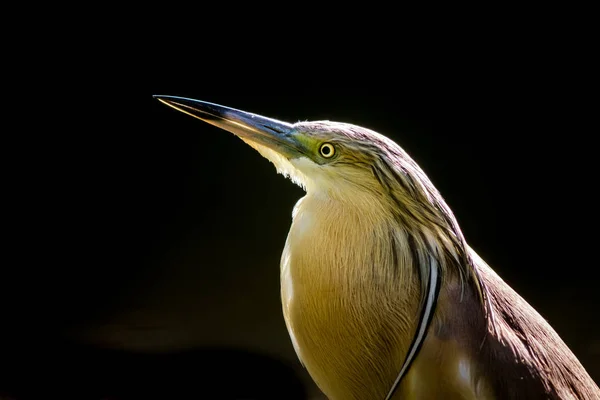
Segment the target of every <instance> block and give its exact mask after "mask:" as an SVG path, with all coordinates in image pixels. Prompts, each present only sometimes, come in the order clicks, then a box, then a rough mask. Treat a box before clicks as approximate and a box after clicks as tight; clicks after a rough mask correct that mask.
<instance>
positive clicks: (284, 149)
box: [154, 95, 300, 159]
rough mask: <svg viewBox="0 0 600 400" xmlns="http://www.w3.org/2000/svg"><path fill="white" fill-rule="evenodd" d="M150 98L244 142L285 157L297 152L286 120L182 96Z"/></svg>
mask: <svg viewBox="0 0 600 400" xmlns="http://www.w3.org/2000/svg"><path fill="white" fill-rule="evenodd" d="M154 98H155V99H158V101H160V102H162V103H164V104H166V105H168V106H169V107H173V108H174V109H176V110H179V111H181V112H183V113H186V114H188V115H191V116H192V117H196V118H198V119H200V120H202V121H204V122H208V123H209V124H211V125H214V126H216V127H219V128H221V129H225V130H226V131H229V132H231V133H233V134H234V135H236V136H238V137H240V138H241V139H242V140H243V141H245V142H248V141H249V142H252V143H256V144H259V145H262V146H266V147H268V148H270V149H272V150H275V151H276V152H277V153H279V154H281V155H283V156H285V157H287V158H288V159H289V158H295V157H298V156H299V155H300V146H299V143H298V142H297V141H296V139H295V138H294V136H293V125H292V124H289V123H287V122H282V121H278V120H276V119H272V118H267V117H263V116H260V115H256V114H252V113H249V112H246V111H241V110H236V109H235V108H230V107H225V106H221V105H218V104H214V103H208V102H206V101H200V100H194V99H187V98H184V97H175V96H161V95H154Z"/></svg>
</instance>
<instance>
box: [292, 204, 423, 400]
mask: <svg viewBox="0 0 600 400" xmlns="http://www.w3.org/2000/svg"><path fill="white" fill-rule="evenodd" d="M359 209H362V210H365V209H368V210H370V212H367V213H365V212H364V211H361V212H359ZM389 236H390V232H389V229H388V226H387V220H386V215H385V212H384V209H383V208H382V207H379V208H378V206H377V204H376V203H373V205H372V207H369V208H364V207H362V205H361V206H359V207H353V206H352V205H351V204H347V203H340V202H338V201H336V200H331V199H328V198H327V197H326V196H322V197H319V196H306V197H304V198H303V199H301V200H300V202H299V203H298V204H297V205H296V208H295V210H294V218H293V223H292V227H291V229H290V232H289V235H288V239H287V242H286V245H285V249H284V252H283V255H282V260H281V292H282V293H281V294H282V303H283V304H282V305H283V313H284V317H285V320H286V325H287V328H288V331H289V333H290V337H291V339H292V343H293V344H294V347H295V349H296V352H297V353H298V357H299V358H300V360H301V361H302V362H303V364H304V365H305V367H306V368H307V370H308V372H309V373H310V374H311V376H312V377H313V379H314V380H315V382H316V383H317V384H318V385H319V387H320V388H321V389H322V390H323V391H324V392H325V394H327V395H328V396H329V397H330V398H331V399H338V398H341V399H354V398H357V399H358V398H360V399H368V398H384V397H385V394H386V390H388V389H389V387H390V385H391V384H392V382H393V381H394V379H395V377H396V374H397V373H398V370H399V369H400V367H401V365H402V361H403V357H404V355H405V354H406V351H407V349H408V346H409V341H410V338H412V334H413V329H414V319H415V317H416V315H417V308H418V298H419V296H418V293H419V287H418V281H417V279H416V276H415V274H414V271H412V268H409V266H407V265H391V264H392V263H394V261H393V260H394V257H393V256H392V252H393V251H395V249H394V246H393V245H392V244H391V240H390V239H389ZM396 264H397V259H396ZM398 268H405V269H407V271H403V272H402V274H403V275H402V276H403V279H402V281H403V282H402V284H401V283H400V282H399V280H398V279H394V277H393V276H392V275H393V274H398V271H394V270H396V269H398ZM395 278H398V276H396V277H395ZM373 396H376V397H373Z"/></svg>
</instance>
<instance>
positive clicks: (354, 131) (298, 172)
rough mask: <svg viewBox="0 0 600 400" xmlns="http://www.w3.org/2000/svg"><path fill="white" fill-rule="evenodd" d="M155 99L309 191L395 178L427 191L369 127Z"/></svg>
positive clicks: (376, 187) (404, 158)
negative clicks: (223, 133) (234, 139)
mask: <svg viewBox="0 0 600 400" xmlns="http://www.w3.org/2000/svg"><path fill="white" fill-rule="evenodd" d="M155 97H156V98H157V99H158V100H159V101H161V102H163V103H164V104H166V105H168V106H170V107H173V108H175V109H177V110H179V111H182V112H184V113H186V114H189V115H191V116H193V117H196V118H198V119H200V120H203V121H205V122H207V123H209V124H212V125H215V126H217V127H219V128H222V129H225V130H227V131H229V132H232V133H233V134H235V135H236V136H238V137H239V138H240V139H242V140H243V141H244V142H245V143H247V144H248V145H249V146H251V147H252V148H254V149H255V150H257V151H258V152H259V153H260V154H261V155H262V156H263V157H265V158H267V159H268V160H269V161H271V162H272V163H273V164H274V165H275V167H276V169H277V171H278V172H279V173H281V174H283V175H284V176H286V177H288V178H290V179H291V180H292V181H293V182H294V183H296V184H298V185H299V186H301V187H302V188H304V189H305V190H306V191H307V192H308V193H316V192H322V193H326V194H327V195H329V196H332V197H337V198H339V199H344V198H347V197H348V194H349V193H354V194H356V193H370V194H376V193H377V192H381V191H384V190H386V188H385V186H386V185H387V184H388V183H392V182H393V183H394V184H395V183H396V181H397V180H398V179H401V180H403V181H405V185H404V187H398V188H394V189H395V190H400V191H406V190H408V191H413V192H415V193H425V192H427V190H425V189H426V188H424V187H417V186H419V183H421V179H412V178H411V176H410V174H411V173H412V174H413V175H416V176H422V178H425V180H426V177H425V175H424V174H423V173H422V172H421V170H420V169H419V167H418V166H417V165H416V164H415V163H414V162H413V160H412V159H411V158H410V157H409V156H408V155H407V154H406V152H404V151H403V150H402V149H401V148H400V146H398V145H397V144H396V143H394V142H393V141H392V140H390V139H388V138H386V137H385V136H383V135H380V134H378V133H377V132H374V131H372V130H369V129H366V128H363V127H359V126H356V125H352V124H347V123H341V122H332V121H312V122H297V123H295V124H290V123H287V122H283V121H279V120H276V119H272V118H267V117H263V116H260V115H256V114H252V113H249V112H245V111H241V110H237V109H234V108H229V107H225V106H221V105H217V104H213V103H208V102H204V101H199V100H193V99H187V98H182V97H175V96H155ZM382 185H383V186H382ZM348 189H352V190H351V191H350V190H348ZM357 189H358V190H357ZM388 189H389V187H388ZM415 193H413V194H415ZM408 194H409V193H405V195H408ZM380 197H381V196H380Z"/></svg>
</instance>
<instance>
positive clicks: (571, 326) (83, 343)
mask: <svg viewBox="0 0 600 400" xmlns="http://www.w3.org/2000/svg"><path fill="white" fill-rule="evenodd" d="M135 44H136V42H135V41H134V42H131V43H129V45H124V46H120V47H119V48H118V49H117V50H115V49H112V48H102V51H101V52H100V50H98V49H97V48H96V50H98V52H100V53H98V52H96V50H95V51H94V52H86V51H84V50H82V49H78V50H77V51H81V52H80V53H76V55H80V56H81V57H74V60H73V61H69V62H68V63H66V64H65V65H62V66H60V67H58V66H53V67H48V68H47V69H46V70H44V71H42V72H40V75H39V76H37V78H36V82H37V86H35V87H33V88H28V90H27V91H24V92H22V93H21V96H23V97H19V98H18V101H16V102H15V103H16V105H17V106H18V107H17V108H19V109H20V111H25V112H23V113H22V114H19V115H18V116H17V118H18V119H19V124H18V125H17V128H16V129H15V130H14V135H13V136H16V137H18V139H20V141H22V142H23V143H21V144H20V145H19V146H14V147H9V146H7V147H6V148H5V151H6V152H7V153H8V154H7V158H8V157H14V162H12V163H11V165H10V166H9V168H8V170H7V171H8V173H7V181H10V183H12V184H14V186H11V189H10V190H8V189H7V191H6V194H5V195H6V197H7V198H9V199H10V200H14V206H13V205H11V207H10V208H8V209H7V217H8V216H10V217H11V218H12V219H16V224H15V226H14V230H13V231H12V233H11V235H10V240H9V241H8V242H7V243H8V244H9V246H8V251H7V254H10V256H8V255H7V259H6V262H5V263H4V267H3V268H2V279H1V284H2V289H1V292H0V296H1V297H2V298H1V300H2V301H1V303H0V304H1V305H0V311H1V313H2V326H1V327H0V393H6V395H7V396H12V397H14V398H40V397H41V396H42V395H44V396H43V397H44V398H46V397H48V396H46V394H57V393H60V394H61V396H62V397H63V398H65V397H73V398H80V399H84V398H90V399H100V398H104V399H108V398H110V399H123V398H138V397H145V398H148V397H152V396H154V395H155V396H156V397H161V396H166V398H181V395H180V394H181V393H184V392H185V393H188V397H189V396H191V397H194V398H256V399H261V398H298V399H302V398H308V396H309V393H312V394H313V396H317V395H316V393H318V392H317V391H316V390H315V388H314V386H313V385H312V383H311V381H310V379H309V378H307V376H306V374H305V372H304V371H303V369H302V368H301V366H300V365H299V363H298V362H297V360H296V357H295V354H294V352H293V349H292V346H291V344H290V341H289V339H288V336H287V332H286V330H285V326H284V323H283V319H282V315H281V311H280V301H279V257H280V254H281V250H282V248H283V244H284V241H285V238H286V234H287V230H288V228H289V225H290V219H291V211H292V208H293V206H294V204H295V202H296V201H297V200H298V199H299V198H300V197H301V196H302V195H303V192H302V190H301V189H300V188H298V187H296V186H294V185H293V184H292V183H291V182H289V181H287V180H286V179H284V178H283V177H282V176H281V175H277V174H276V173H275V169H274V168H273V166H272V165H271V164H270V163H269V162H268V161H267V160H265V159H263V158H261V156H260V155H259V154H258V153H256V152H255V151H253V150H252V149H250V148H248V147H247V146H246V145H245V144H244V143H243V142H242V141H240V140H239V139H237V138H235V137H234V136H233V135H232V134H230V133H227V132H225V131H221V130H219V129H217V128H214V127H211V126H209V125H207V124H204V123H202V122H201V121H198V120H195V119H193V118H191V117H188V116H186V115H184V114H182V113H179V112H177V111H174V110H172V109H170V108H168V107H166V106H164V105H162V104H161V103H159V102H158V101H156V100H154V99H153V98H152V95H153V94H166V95H176V96H184V97H192V98H197V99H201V100H206V101H210V102H215V103H219V104H223V105H227V106H230V107H234V108H239V109H242V110H246V111H250V112H254V113H258V114H262V115H266V116H270V117H274V118H278V119H282V120H286V121H290V122H295V121H298V120H314V119H330V120H338V121H343V122H351V123H355V124H359V125H363V126H365V127H368V128H371V129H374V130H376V131H379V132H381V133H383V134H385V135H387V136H389V137H391V138H392V139H393V140H395V141H397V142H398V143H399V144H400V145H401V146H403V147H404V148H405V149H406V150H407V151H408V153H409V154H411V155H412V156H413V158H414V159H415V160H416V161H417V162H418V163H419V164H420V165H421V167H422V168H423V169H424V170H425V172H426V173H427V174H428V175H429V177H430V178H431V179H432V181H433V183H434V184H435V185H436V186H437V188H438V189H439V190H440V192H441V193H442V195H443V196H444V197H445V199H446V200H447V202H448V203H449V205H450V207H451V208H452V209H453V211H454V212H455V214H456V216H457V219H458V221H459V223H460V225H461V227H462V229H463V231H464V234H465V236H466V238H467V240H468V242H469V243H470V244H471V246H472V247H473V248H474V249H475V250H476V251H478V252H479V254H480V255H481V256H482V257H483V258H484V259H485V260H487V262H488V263H489V264H490V265H491V266H492V267H493V268H495V270H496V271H497V272H498V273H499V274H500V275H501V276H502V277H503V278H504V279H505V280H506V281H507V282H508V283H509V284H510V285H511V286H512V287H513V288H515V289H516V290H517V291H518V292H519V293H521V295H522V296H523V297H524V298H525V299H526V300H527V301H529V302H530V303H531V304H532V305H533V306H534V307H536V308H537V309H538V310H539V311H540V312H541V314H542V315H543V316H544V317H546V318H547V319H548V320H549V322H550V323H551V324H552V325H553V326H554V327H555V328H556V330H557V331H558V332H559V334H560V335H561V337H562V338H563V339H564V340H565V341H566V342H567V344H568V345H569V346H570V347H571V348H572V349H573V351H574V352H575V353H576V355H577V356H578V357H579V358H580V360H581V361H582V363H583V364H584V366H585V367H586V368H587V369H588V371H589V372H590V374H591V375H592V376H593V377H594V378H595V379H598V377H600V341H599V339H598V337H599V332H600V330H599V328H598V326H597V308H598V300H597V297H596V290H595V289H596V286H597V282H598V281H597V279H596V278H595V274H596V269H597V266H598V265H597V264H598V262H597V257H595V256H594V254H595V250H596V248H595V247H596V246H595V244H594V241H593V240H592V239H593V238H594V236H597V233H596V232H595V227H596V226H597V225H595V222H594V221H595V218H596V215H595V214H596V210H595V209H596V203H597V200H596V198H595V195H594V190H595V186H596V182H597V178H596V174H595V172H594V165H595V158H596V157H595V155H594V151H593V147H592V144H591V143H592V140H591V139H590V138H589V135H590V133H591V132H590V130H589V129H587V128H586V127H584V126H582V125H581V119H582V118H583V117H585V115H586V113H589V110H587V109H586V108H585V107H579V106H578V105H574V104H573V102H572V100H573V99H574V97H576V96H574V95H573V93H572V92H571V91H570V84H571V83H570V82H571V81H570V80H569V78H568V77H566V76H564V75H561V74H560V70H559V69H548V68H546V67H545V66H546V63H545V61H544V60H542V61H538V60H537V59H536V58H535V57H532V56H530V55H528V53H527V52H526V51H522V52H519V53H518V54H516V55H514V56H513V57H507V58H496V57H494V56H493V55H491V54H487V55H486V54H485V53H484V54H479V55H478V56H477V57H470V56H469V55H468V54H466V53H465V54H455V57H454V58H452V59H444V58H441V59H437V60H433V61H431V62H424V63H422V64H419V65H418V66H413V67H412V68H410V67H408V68H407V64H411V62H412V60H414V58H412V57H403V54H400V55H399V56H398V57H399V58H390V59H380V58H379V55H378V53H373V54H371V55H370V56H371V58H370V60H371V62H369V63H362V64H360V65H357V63H356V62H354V60H353V59H352V58H351V57H349V56H344V54H338V55H336V56H333V55H331V56H329V57H318V56H312V55H311V54H298V55H295V54H286V55H278V56H269V55H268V51H267V49H264V48H255V49H253V50H252V52H251V54H248V55H244V56H241V55H240V56H239V57H237V58H236V57H234V59H233V60H231V62H227V63H225V62H217V60H219V59H220V58H219V57H218V54H214V52H212V50H213V48H212V47H208V48H207V47H206V46H200V48H198V49H194V50H193V51H191V49H188V50H190V51H191V52H192V53H194V55H193V57H190V58H189V59H188V58H186V59H183V58H182V57H181V54H183V50H181V53H178V52H176V51H173V52H169V51H166V52H161V51H158V50H154V49H151V50H146V51H145V52H143V53H142V54H138V53H139V52H140V50H139V49H138V48H137V46H136V45H135ZM146 44H148V43H146ZM221 44H222V45H223V47H224V48H227V49H229V51H234V50H235V48H234V47H230V46H224V43H221ZM223 47H221V49H223ZM162 50H164V49H162ZM70 60H72V59H71V58H70ZM55 67H56V68H55ZM7 187H8V186H7ZM190 393H191V394H190ZM178 394H179V395H178ZM9 398H10V397H9ZM314 398H317V397H314Z"/></svg>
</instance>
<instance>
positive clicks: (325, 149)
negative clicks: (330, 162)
mask: <svg viewBox="0 0 600 400" xmlns="http://www.w3.org/2000/svg"><path fill="white" fill-rule="evenodd" d="M319 153H321V155H322V156H323V157H325V158H331V157H333V155H334V154H335V147H333V145H332V144H331V143H323V144H322V145H321V148H320V149H319Z"/></svg>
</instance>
